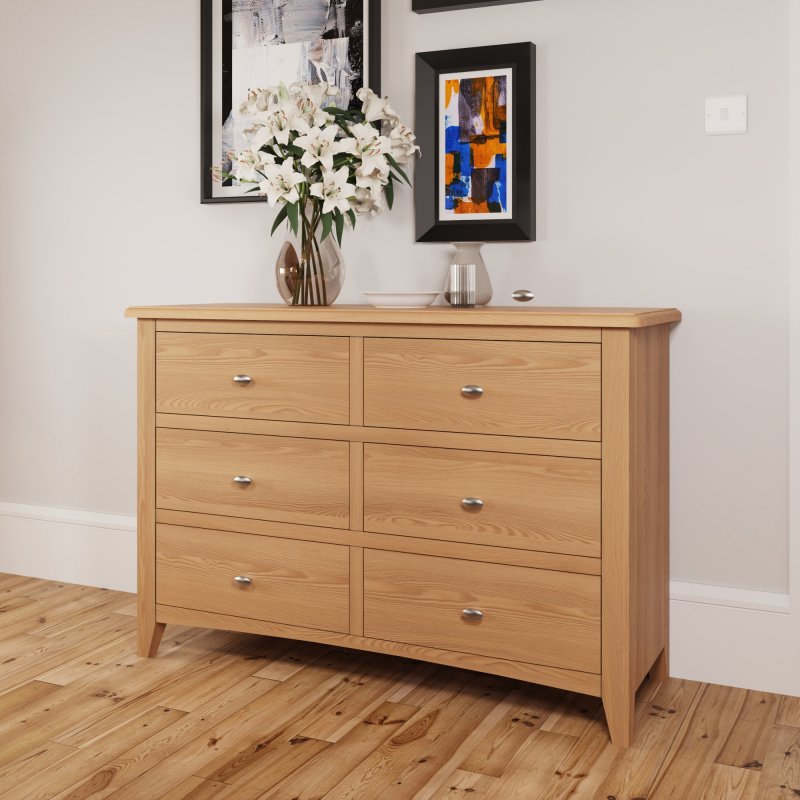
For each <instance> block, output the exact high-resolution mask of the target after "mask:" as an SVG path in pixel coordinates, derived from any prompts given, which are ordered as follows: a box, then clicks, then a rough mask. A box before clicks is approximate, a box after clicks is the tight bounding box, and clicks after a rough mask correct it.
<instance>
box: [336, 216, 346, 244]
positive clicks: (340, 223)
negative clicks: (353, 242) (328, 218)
mask: <svg viewBox="0 0 800 800" xmlns="http://www.w3.org/2000/svg"><path fill="white" fill-rule="evenodd" d="M343 235H344V217H343V216H342V212H341V211H339V210H338V209H337V211H336V238H337V239H338V240H339V246H340V247H341V245H342V236H343Z"/></svg>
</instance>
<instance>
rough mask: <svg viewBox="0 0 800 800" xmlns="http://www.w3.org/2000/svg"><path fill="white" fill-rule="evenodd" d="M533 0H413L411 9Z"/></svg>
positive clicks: (448, 8) (427, 10) (456, 8)
mask: <svg viewBox="0 0 800 800" xmlns="http://www.w3.org/2000/svg"><path fill="white" fill-rule="evenodd" d="M530 2H533V0H412V2H411V10H412V11H415V12H416V13H417V14H430V13H432V12H434V11H460V10H462V9H465V8H486V7H492V6H502V5H508V4H509V3H530Z"/></svg>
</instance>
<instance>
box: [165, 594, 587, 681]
mask: <svg viewBox="0 0 800 800" xmlns="http://www.w3.org/2000/svg"><path fill="white" fill-rule="evenodd" d="M156 614H157V617H158V620H159V621H160V622H164V623H167V624H170V625H184V626H194V627H201V628H215V629H218V630H221V631H239V632H241V633H256V634H259V635H262V636H277V637H279V638H285V639H297V640H300V641H307V642H319V643H320V644H329V645H335V646H338V647H347V648H351V649H354V650H366V651H368V652H371V653H381V654H383V655H392V656H401V657H405V658H413V659H417V660H420V661H429V662H431V663H433V664H441V665H444V666H449V667H458V668H459V669H465V670H474V671H477V672H486V673H490V674H492V675H500V676H503V677H506V678H515V679H517V680H521V681H527V682H529V683H541V684H544V685H546V686H552V687H554V688H556V689H565V690H567V691H571V692H581V693H582V694H588V695H592V696H595V697H599V696H600V676H599V675H597V674H594V673H591V672H579V671H577V670H570V669H562V668H560V667H548V666H545V665H543V664H532V663H524V662H521V661H512V660H510V659H505V658H497V657H490V656H482V655H478V654H475V653H462V652H458V651H456V650H443V649H441V648H438V647H426V646H424V645H416V644H407V643H402V642H391V641H387V640H385V639H371V638H369V637H366V636H364V637H360V636H349V635H346V634H340V633H334V632H331V631H323V630H321V629H312V628H301V627H299V626H296V625H282V624H279V623H275V622H269V621H265V620H255V619H249V618H247V617H237V616H233V615H230V614H219V613H216V612H211V611H197V610H194V609H187V608H178V607H176V606H165V605H158V606H156Z"/></svg>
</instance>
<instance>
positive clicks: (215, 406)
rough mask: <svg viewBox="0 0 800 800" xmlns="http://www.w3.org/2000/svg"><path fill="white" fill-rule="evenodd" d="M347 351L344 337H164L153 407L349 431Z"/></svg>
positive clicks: (158, 352)
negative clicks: (240, 380)
mask: <svg viewBox="0 0 800 800" xmlns="http://www.w3.org/2000/svg"><path fill="white" fill-rule="evenodd" d="M349 350H350V345H349V342H348V339H347V338H345V337H332V336H319V337H308V336H281V335H267V336H248V335H244V334H194V333H166V332H163V333H159V334H158V335H157V348H156V370H157V375H158V383H157V390H156V392H157V394H156V408H157V410H158V411H159V412H164V413H173V414H175V413H178V414H199V415H213V416H222V417H246V418H255V419H273V420H287V421H294V422H323V423H339V424H343V425H346V424H348V423H349V422H350V411H349V403H350V390H349V372H350V367H349V360H350V355H349ZM236 375H246V376H248V377H250V378H251V379H252V382H251V383H249V384H236V383H234V382H233V378H234V376H236Z"/></svg>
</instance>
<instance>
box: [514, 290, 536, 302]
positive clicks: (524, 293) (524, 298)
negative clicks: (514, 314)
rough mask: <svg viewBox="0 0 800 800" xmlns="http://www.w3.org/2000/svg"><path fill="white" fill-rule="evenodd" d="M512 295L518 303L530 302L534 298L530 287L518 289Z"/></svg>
mask: <svg viewBox="0 0 800 800" xmlns="http://www.w3.org/2000/svg"><path fill="white" fill-rule="evenodd" d="M511 296H512V297H513V298H514V299H515V300H516V301H517V302H518V303H530V301H531V300H533V292H532V291H531V290H530V289H517V291H516V292H514V293H513V294H512V295H511Z"/></svg>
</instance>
